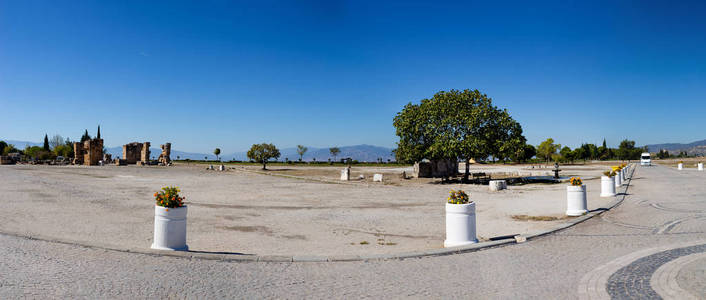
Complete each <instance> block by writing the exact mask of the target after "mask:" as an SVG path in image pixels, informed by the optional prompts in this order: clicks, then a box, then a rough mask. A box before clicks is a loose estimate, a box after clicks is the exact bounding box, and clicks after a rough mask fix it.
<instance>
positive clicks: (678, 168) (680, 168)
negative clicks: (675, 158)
mask: <svg viewBox="0 0 706 300" xmlns="http://www.w3.org/2000/svg"><path fill="white" fill-rule="evenodd" d="M683 169H684V164H682V163H679V164H678V165H677V170H680V171H681V170H683Z"/></svg>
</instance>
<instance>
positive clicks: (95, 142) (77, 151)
mask: <svg viewBox="0 0 706 300" xmlns="http://www.w3.org/2000/svg"><path fill="white" fill-rule="evenodd" d="M102 159H103V139H98V138H96V139H90V140H86V141H84V142H83V143H81V142H76V143H74V160H73V164H74V165H86V166H97V165H98V163H99V162H100V161H101V160H102Z"/></svg>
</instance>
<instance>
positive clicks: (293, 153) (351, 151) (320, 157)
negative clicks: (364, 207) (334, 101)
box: [5, 140, 395, 162]
mask: <svg viewBox="0 0 706 300" xmlns="http://www.w3.org/2000/svg"><path fill="white" fill-rule="evenodd" d="M5 142H6V143H8V144H13V145H15V148H17V149H24V148H26V147H27V146H42V145H43V143H34V142H27V141H12V140H6V141H5ZM308 148H309V149H308V150H307V152H306V153H305V154H304V157H303V160H304V161H312V160H314V159H315V160H316V161H327V160H328V159H329V158H330V159H333V156H331V153H330V152H329V148H316V147H308ZM338 149H339V150H341V153H339V154H338V155H337V156H336V159H342V158H351V159H353V160H357V161H361V162H374V161H377V160H378V158H379V159H382V160H383V161H387V160H388V159H389V160H393V161H394V160H395V157H394V155H392V149H391V148H385V147H378V146H372V145H354V146H341V147H338ZM106 150H107V151H106V152H107V153H110V154H111V155H112V156H113V157H114V158H115V157H122V155H123V147H122V146H118V147H110V148H106ZM160 153H162V150H161V149H159V148H152V147H150V154H151V156H152V157H153V158H154V159H156V158H157V157H159V154H160ZM280 153H281V154H282V155H281V156H280V158H279V160H285V159H289V160H299V154H297V148H294V147H293V148H283V149H280ZM171 157H172V159H177V158H178V159H193V160H201V159H204V157H205V158H207V159H209V160H215V159H216V156H215V155H213V153H210V154H208V153H195V152H184V151H179V150H176V149H172V152H171ZM220 158H221V160H222V161H229V160H243V161H246V160H248V157H247V152H234V153H230V154H223V155H220Z"/></svg>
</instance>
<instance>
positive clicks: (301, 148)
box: [297, 145, 309, 161]
mask: <svg viewBox="0 0 706 300" xmlns="http://www.w3.org/2000/svg"><path fill="white" fill-rule="evenodd" d="M307 150H309V148H307V147H304V145H297V154H299V161H302V159H303V158H304V153H306V151H307Z"/></svg>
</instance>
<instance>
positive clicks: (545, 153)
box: [537, 138, 561, 162]
mask: <svg viewBox="0 0 706 300" xmlns="http://www.w3.org/2000/svg"><path fill="white" fill-rule="evenodd" d="M559 148H561V145H560V144H554V139H553V138H548V139H547V140H545V141H544V142H542V143H541V144H539V146H537V158H539V159H542V160H544V161H547V162H548V161H550V160H552V159H553V158H554V154H556V151H557V150H559Z"/></svg>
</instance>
